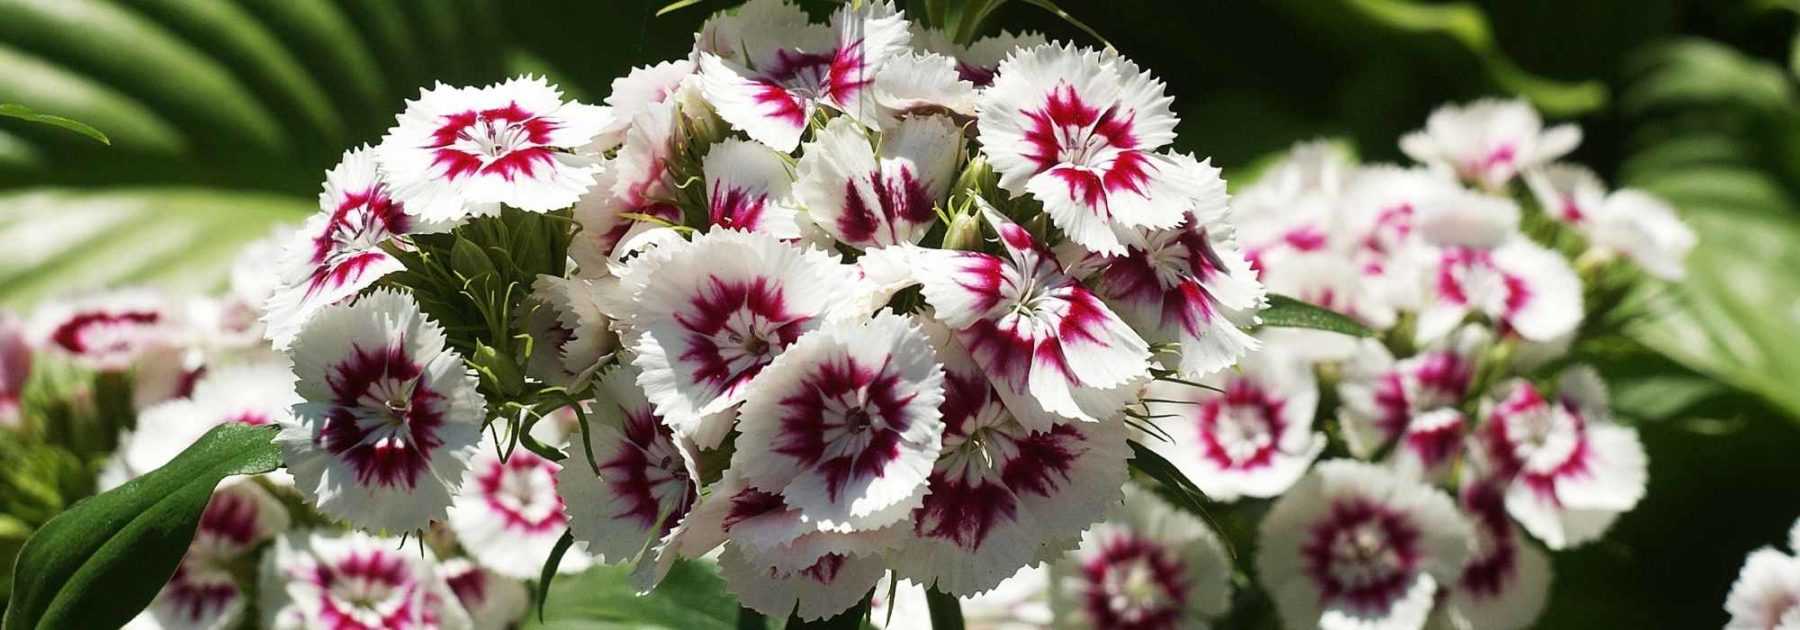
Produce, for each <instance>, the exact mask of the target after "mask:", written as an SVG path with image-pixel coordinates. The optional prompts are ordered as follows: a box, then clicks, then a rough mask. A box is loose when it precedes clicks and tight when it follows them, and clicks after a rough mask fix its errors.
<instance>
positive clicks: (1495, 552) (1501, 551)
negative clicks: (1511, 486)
mask: <svg viewBox="0 0 1800 630" xmlns="http://www.w3.org/2000/svg"><path fill="white" fill-rule="evenodd" d="M1462 505H1463V512H1464V513H1466V514H1468V515H1469V517H1470V520H1471V521H1473V522H1474V523H1475V531H1476V534H1477V535H1478V536H1480V538H1481V541H1482V543H1483V544H1481V545H1479V546H1478V547H1477V549H1479V550H1480V551H1479V553H1477V554H1476V556H1475V557H1474V558H1471V559H1470V560H1469V563H1468V564H1466V565H1464V566H1463V573H1462V582H1461V587H1462V589H1463V591H1465V592H1467V593H1469V594H1470V595H1474V596H1476V597H1480V598H1489V597H1497V596H1499V595H1500V594H1501V593H1502V592H1504V591H1505V590H1506V589H1507V587H1508V586H1510V585H1511V584H1510V583H1511V582H1512V581H1513V580H1514V579H1517V577H1518V557H1519V539H1518V535H1517V534H1516V533H1515V531H1514V530H1513V526H1512V522H1511V521H1509V520H1508V519H1507V516H1506V503H1505V497H1504V496H1503V495H1502V494H1501V492H1500V487H1499V485H1498V484H1494V483H1488V482H1480V483H1473V484H1469V485H1468V486H1466V487H1465V488H1464V490H1463V492H1462Z"/></svg>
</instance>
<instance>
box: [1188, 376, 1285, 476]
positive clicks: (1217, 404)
mask: <svg viewBox="0 0 1800 630" xmlns="http://www.w3.org/2000/svg"><path fill="white" fill-rule="evenodd" d="M1284 405H1286V401H1285V400H1283V399H1281V398H1278V397H1277V395H1276V394H1274V393H1272V392H1269V391H1267V390H1265V389H1264V388H1263V387H1262V386H1261V385H1260V384H1257V383H1255V382H1252V381H1250V380H1248V379H1242V378H1234V379H1232V380H1231V381H1230V382H1229V383H1227V384H1226V386H1225V394H1224V395H1222V396H1216V397H1213V398H1211V399H1208V400H1207V401H1206V402H1204V403H1201V405H1200V409H1199V422H1200V436H1201V442H1202V446H1203V447H1204V448H1205V451H1206V457H1207V458H1208V459H1211V460H1213V462H1214V463H1216V464H1218V466H1219V467H1221V468H1226V469H1254V468H1259V467H1262V466H1267V465H1269V463H1270V462H1271V461H1272V460H1273V459H1274V457H1275V453H1276V450H1277V449H1278V448H1279V447H1280V441H1281V433H1282V431H1283V430H1284V429H1285V428H1286V427H1287V422H1286V421H1285V420H1283V419H1282V417H1281V408H1282V407H1283V406H1284Z"/></svg>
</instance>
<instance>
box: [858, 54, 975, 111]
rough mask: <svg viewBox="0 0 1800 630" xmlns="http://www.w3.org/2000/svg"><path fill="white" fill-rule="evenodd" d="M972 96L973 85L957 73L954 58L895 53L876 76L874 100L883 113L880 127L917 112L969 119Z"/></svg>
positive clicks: (973, 91)
mask: <svg viewBox="0 0 1800 630" xmlns="http://www.w3.org/2000/svg"><path fill="white" fill-rule="evenodd" d="M975 96H976V92H975V85H974V84H973V83H970V82H969V81H968V80H967V79H965V78H963V77H961V76H959V73H958V71H957V64H956V61H955V60H953V59H951V58H949V57H946V56H944V55H938V54H932V53H917V52H910V53H903V54H900V55H896V56H894V58H892V59H889V60H888V63H887V65H886V66H885V67H883V68H882V70H881V73H880V74H878V75H876V76H875V102H877V103H880V104H881V108H882V109H883V110H884V111H885V113H886V115H885V116H883V120H882V121H881V122H882V127H883V128H887V127H891V126H892V125H893V124H895V123H897V122H898V121H901V120H905V119H907V118H909V117H912V116H918V115H930V114H948V115H950V116H951V117H954V118H957V119H958V120H965V121H966V120H969V119H971V118H974V116H975Z"/></svg>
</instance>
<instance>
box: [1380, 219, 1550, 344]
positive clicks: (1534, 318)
mask: <svg viewBox="0 0 1800 630" xmlns="http://www.w3.org/2000/svg"><path fill="white" fill-rule="evenodd" d="M1428 273H1429V275H1428V278H1427V280H1426V283H1427V285H1428V294H1429V297H1428V298H1427V300H1428V302H1427V304H1426V306H1425V308H1424V309H1423V310H1421V311H1420V313H1419V321H1418V330H1417V336H1416V339H1417V341H1418V342H1419V343H1422V344H1423V343H1430V342H1431V341H1433V340H1436V339H1438V338H1440V337H1442V336H1444V335H1445V334H1447V333H1449V332H1450V331H1451V330H1452V329H1454V328H1456V326H1457V325H1458V324H1461V323H1462V321H1463V320H1464V318H1466V317H1468V315H1469V314H1470V313H1479V314H1481V315H1483V316H1485V317H1487V319H1488V320H1489V321H1490V322H1492V323H1494V325H1495V327H1496V328H1497V329H1498V330H1499V331H1500V332H1501V333H1503V334H1504V333H1509V332H1510V333H1517V334H1518V336H1520V337H1523V338H1524V339H1526V340H1527V341H1537V342H1547V341H1552V340H1555V339H1556V338H1558V337H1561V336H1562V335H1564V334H1567V333H1569V332H1572V331H1574V330H1575V327H1576V326H1578V325H1580V323H1581V318H1582V302H1581V278H1580V277H1578V276H1576V275H1575V270H1574V269H1573V268H1571V267H1570V266H1569V261H1568V260H1566V259H1564V258H1563V257H1562V255H1560V254H1558V253H1556V252H1554V251H1551V250H1549V249H1546V248H1544V247H1543V246H1541V245H1538V244H1536V243H1533V242H1531V241H1530V240H1529V239H1526V238H1524V237H1522V236H1516V237H1513V238H1512V239H1510V240H1508V241H1506V243H1505V244H1503V245H1500V246H1499V247H1496V248H1494V249H1483V248H1479V247H1466V246H1452V247H1445V248H1442V250H1441V251H1439V252H1438V254H1437V260H1436V261H1435V264H1433V265H1432V266H1431V267H1430V271H1429V272H1428Z"/></svg>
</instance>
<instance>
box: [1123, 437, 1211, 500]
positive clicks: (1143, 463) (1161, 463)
mask: <svg viewBox="0 0 1800 630" xmlns="http://www.w3.org/2000/svg"><path fill="white" fill-rule="evenodd" d="M1129 443H1130V444H1131V468H1132V470H1136V471H1138V472H1140V473H1143V474H1144V476H1146V477H1149V478H1151V479H1152V480H1155V481H1156V483H1158V484H1160V485H1162V487H1163V489H1164V490H1167V493H1166V495H1167V496H1169V497H1171V498H1173V499H1175V501H1176V502H1177V503H1179V504H1180V505H1181V508H1182V509H1185V510H1187V511H1189V512H1192V513H1194V514H1195V515H1197V516H1205V515H1206V505H1205V504H1203V503H1201V500H1202V499H1204V498H1205V497H1206V493H1204V492H1201V491H1200V487H1199V486H1196V485H1194V482H1193V481H1192V480H1190V479H1188V478H1187V475H1183V474H1181V469H1179V468H1176V467H1175V464H1173V463H1170V462H1169V460H1167V459H1164V458H1163V456H1162V455H1160V454H1157V452H1156V451H1154V450H1151V449H1150V447H1147V446H1144V445H1143V444H1141V443H1139V442H1138V441H1137V440H1131V441H1130V442H1129Z"/></svg>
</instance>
